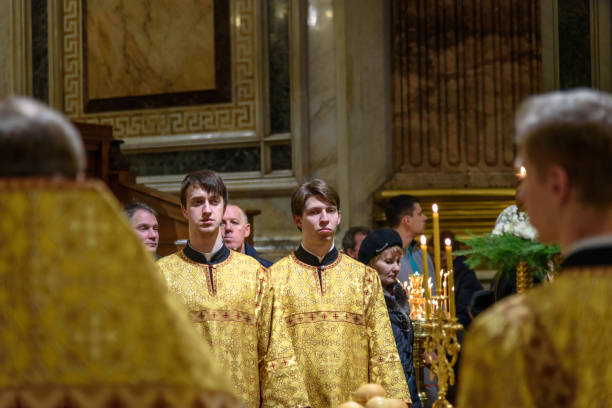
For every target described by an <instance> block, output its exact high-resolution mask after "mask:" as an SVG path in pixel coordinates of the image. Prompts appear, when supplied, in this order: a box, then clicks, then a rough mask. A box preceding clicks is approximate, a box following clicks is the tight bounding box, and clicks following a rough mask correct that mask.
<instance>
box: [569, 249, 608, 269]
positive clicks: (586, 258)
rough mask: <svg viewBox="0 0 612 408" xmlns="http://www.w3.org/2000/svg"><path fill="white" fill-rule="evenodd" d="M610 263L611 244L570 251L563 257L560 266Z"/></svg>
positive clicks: (573, 266) (571, 266)
mask: <svg viewBox="0 0 612 408" xmlns="http://www.w3.org/2000/svg"><path fill="white" fill-rule="evenodd" d="M609 265H612V246H609V245H606V246H599V247H590V248H584V249H581V250H578V251H576V252H572V253H571V254H569V255H568V256H567V258H565V260H564V261H563V263H562V264H561V268H578V267H589V266H609Z"/></svg>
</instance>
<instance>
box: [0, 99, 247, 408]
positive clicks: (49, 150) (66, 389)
mask: <svg viewBox="0 0 612 408" xmlns="http://www.w3.org/2000/svg"><path fill="white" fill-rule="evenodd" d="M84 171H85V150H84V147H83V143H82V141H81V137H80V135H79V134H78V132H77V130H76V129H75V128H74V127H73V126H72V124H71V123H70V122H68V120H67V119H66V118H64V117H63V116H62V115H61V114H60V113H59V112H56V111H54V110H52V109H50V108H48V107H47V106H45V105H42V104H40V103H38V102H35V101H33V100H30V99H25V98H15V97H12V98H9V99H6V100H4V101H2V102H0V208H1V211H0V234H1V236H2V239H0V282H2V285H0V333H2V335H1V336H0V361H1V362H2V363H1V364H0V400H1V401H4V402H5V403H8V404H9V405H8V406H11V407H33V406H37V407H38V406H40V407H51V406H53V407H55V406H60V405H61V406H63V407H68V406H70V407H72V408H85V407H92V406H101V405H104V406H121V407H144V408H153V407H158V406H160V404H163V406H165V407H168V408H170V407H177V408H178V407H184V406H200V407H213V406H214V407H217V406H219V404H225V405H226V406H234V405H235V404H239V402H238V400H237V398H236V397H234V396H233V394H232V392H231V391H230V389H231V388H230V385H229V381H227V380H226V378H225V376H224V374H223V373H222V372H221V370H220V367H219V366H218V364H217V363H216V362H215V361H214V357H213V354H212V351H211V350H210V347H209V346H207V345H206V344H204V343H203V342H202V341H201V340H200V338H199V337H198V335H197V333H196V332H195V330H194V329H193V327H192V326H191V323H190V322H189V321H188V319H187V314H186V311H185V309H184V308H183V307H182V305H180V304H179V302H178V301H177V300H176V298H175V297H174V296H173V295H171V294H170V293H169V292H168V290H167V288H166V287H165V285H164V283H163V281H162V280H161V279H160V276H159V272H158V271H157V269H156V268H155V265H154V264H153V262H152V260H151V259H150V256H149V254H148V253H147V252H146V251H145V250H144V248H143V246H142V244H141V243H140V242H139V241H138V239H137V238H136V237H135V236H134V234H133V233H132V231H131V230H130V226H129V225H128V223H127V222H126V220H125V217H124V216H123V215H122V214H121V209H120V207H119V203H118V202H117V201H116V200H115V198H114V197H112V195H111V194H110V193H109V192H108V190H107V189H106V187H105V186H104V185H103V184H102V183H99V182H96V181H83V180H84Z"/></svg>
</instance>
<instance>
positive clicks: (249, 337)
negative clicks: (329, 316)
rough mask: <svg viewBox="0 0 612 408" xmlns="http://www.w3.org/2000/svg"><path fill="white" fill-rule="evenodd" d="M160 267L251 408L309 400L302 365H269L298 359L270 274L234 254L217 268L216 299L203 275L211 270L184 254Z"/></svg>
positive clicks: (240, 394) (248, 258)
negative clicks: (276, 298) (293, 357)
mask: <svg viewBox="0 0 612 408" xmlns="http://www.w3.org/2000/svg"><path fill="white" fill-rule="evenodd" d="M157 265H158V266H159V268H160V270H161V272H162V275H163V276H164V278H165V279H166V283H167V284H168V287H169V288H170V290H171V291H172V292H174V293H176V294H177V295H178V296H179V297H180V298H181V299H182V301H183V302H184V303H185V304H186V305H187V308H188V309H189V311H190V313H191V316H192V319H194V321H196V323H195V324H196V326H197V328H198V330H199V331H200V333H201V334H202V337H204V338H205V339H206V340H207V341H208V342H209V343H210V344H212V346H213V350H214V351H215V353H216V355H217V358H218V360H219V361H220V363H221V366H222V367H223V368H224V369H226V370H227V372H228V374H229V376H230V379H231V382H232V384H233V385H234V388H235V391H236V393H237V394H238V395H239V396H240V397H241V398H243V399H244V401H246V402H247V405H248V406H249V407H253V408H256V407H259V406H260V400H263V404H264V406H265V407H268V406H294V405H299V404H301V403H304V402H305V401H307V396H306V391H305V389H304V384H303V382H302V380H301V375H300V373H299V370H298V367H297V365H288V366H286V367H285V366H282V365H276V366H275V367H274V368H272V367H271V366H269V364H268V363H269V362H270V361H277V360H279V359H280V360H282V359H290V358H291V357H292V356H293V348H292V345H291V340H290V338H289V337H288V334H287V333H286V331H287V330H286V328H285V324H284V320H283V318H282V311H281V310H280V309H278V308H277V306H275V304H274V302H275V298H274V296H273V293H272V289H271V287H270V279H269V272H268V270H266V269H265V268H263V267H262V266H261V265H260V264H259V262H257V261H256V260H255V259H253V258H251V257H250V256H247V255H244V254H241V253H238V252H232V253H231V255H230V257H229V258H228V259H227V260H225V261H224V262H221V263H219V264H216V265H215V270H216V275H215V276H216V277H215V279H216V293H215V296H212V295H211V294H210V292H209V291H208V286H207V278H206V274H204V276H203V271H204V269H206V272H207V273H208V268H207V266H206V265H201V264H198V263H197V262H193V261H191V260H189V259H188V258H186V257H185V256H183V255H182V251H179V252H178V253H175V254H173V255H170V256H167V257H165V258H162V259H160V260H159V261H157ZM225 313H227V317H225ZM238 313H239V314H240V316H241V317H240V318H237V317H236V316H237V314H238ZM213 314H215V317H213ZM249 320H250V321H249ZM236 322H237V323H236ZM288 361H289V360H288Z"/></svg>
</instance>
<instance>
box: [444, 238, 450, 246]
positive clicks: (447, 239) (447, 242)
mask: <svg viewBox="0 0 612 408" xmlns="http://www.w3.org/2000/svg"><path fill="white" fill-rule="evenodd" d="M444 245H446V246H447V247H449V246H451V240H450V238H446V239H445V240H444Z"/></svg>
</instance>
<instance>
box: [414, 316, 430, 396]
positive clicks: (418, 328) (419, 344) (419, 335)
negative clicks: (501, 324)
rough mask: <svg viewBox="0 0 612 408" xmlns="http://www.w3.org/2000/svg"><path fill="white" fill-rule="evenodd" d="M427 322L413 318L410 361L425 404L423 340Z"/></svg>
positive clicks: (425, 334) (425, 335)
mask: <svg viewBox="0 0 612 408" xmlns="http://www.w3.org/2000/svg"><path fill="white" fill-rule="evenodd" d="M426 325H427V322H426V321H425V320H424V319H419V320H413V321H412V328H413V330H414V345H413V346H412V361H413V363H414V372H415V377H416V383H417V390H418V392H419V399H420V400H421V402H422V403H423V406H425V403H426V402H427V394H426V393H425V371H424V370H425V340H426V339H427V328H426V327H425V326H426Z"/></svg>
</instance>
